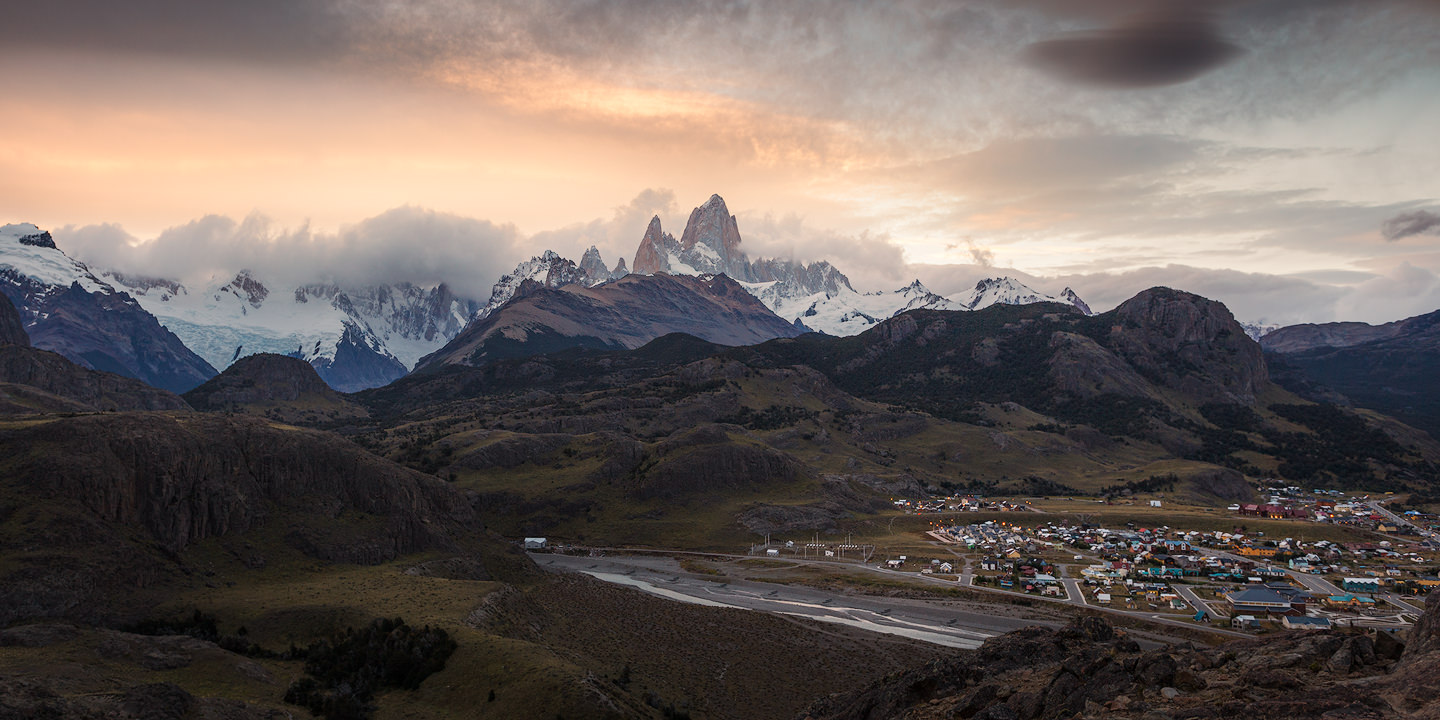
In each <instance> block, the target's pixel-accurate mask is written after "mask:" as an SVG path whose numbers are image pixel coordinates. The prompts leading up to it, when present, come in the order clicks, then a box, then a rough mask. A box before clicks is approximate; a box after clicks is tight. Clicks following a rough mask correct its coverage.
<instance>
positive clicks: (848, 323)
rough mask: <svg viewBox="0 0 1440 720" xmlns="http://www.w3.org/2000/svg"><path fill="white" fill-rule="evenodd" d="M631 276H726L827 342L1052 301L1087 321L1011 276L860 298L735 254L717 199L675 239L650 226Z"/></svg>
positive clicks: (806, 270) (813, 269) (1069, 299)
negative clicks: (932, 315) (968, 286)
mask: <svg viewBox="0 0 1440 720" xmlns="http://www.w3.org/2000/svg"><path fill="white" fill-rule="evenodd" d="M634 271H635V272H636V273H638V274H642V275H650V274H656V273H669V274H671V275H709V274H721V273H723V274H725V275H728V276H730V277H731V278H732V279H734V280H736V281H738V282H739V283H740V285H741V287H744V288H745V289H746V290H747V291H749V292H750V294H752V295H754V296H755V297H756V298H759V300H760V301H761V302H763V303H764V304H765V306H766V307H768V308H770V309H771V310H772V311H773V312H774V313H775V314H776V315H779V316H780V317H782V318H785V319H787V320H790V321H791V322H794V323H796V324H797V325H802V326H804V327H806V328H809V329H811V330H818V331H820V332H824V333H828V334H830V335H854V334H857V333H860V332H863V331H865V330H866V329H868V328H870V327H873V326H874V325H875V324H876V323H879V322H881V321H884V320H887V319H889V318H892V317H894V316H896V315H899V314H900V313H903V312H905V311H907V310H914V309H917V308H927V309H932V310H979V309H981V308H985V307H989V306H991V305H995V304H1005V305H1027V304H1030V303H1037V302H1057V303H1061V304H1065V305H1073V306H1074V307H1075V308H1076V309H1078V310H1080V312H1082V313H1084V314H1086V315H1092V314H1094V313H1093V312H1091V310H1090V308H1089V306H1087V305H1086V304H1085V301H1083V300H1081V299H1080V297H1079V296H1078V295H1076V294H1075V291H1073V290H1071V289H1070V288H1065V290H1064V291H1063V292H1062V293H1061V294H1060V295H1059V296H1052V295H1046V294H1044V293H1040V292H1037V291H1035V290H1033V289H1031V288H1029V287H1027V286H1026V285H1025V284H1024V283H1021V282H1020V281H1018V280H1016V279H1014V278H1010V277H998V278H987V279H985V280H982V281H980V282H979V283H978V284H977V285H976V286H975V288H974V289H972V290H970V291H967V292H965V293H962V294H960V295H957V296H954V297H950V298H947V297H944V296H941V295H938V294H936V293H934V292H931V291H930V290H929V289H928V288H926V287H925V286H924V285H923V284H922V283H921V282H920V281H919V280H916V281H914V282H912V283H911V284H909V285H907V286H905V287H903V288H900V289H899V290H893V291H888V292H886V291H881V292H872V293H860V292H857V291H856V290H855V288H854V287H853V286H851V284H850V280H849V278H847V277H845V275H844V273H842V272H840V271H839V270H838V269H836V268H835V267H834V266H833V265H831V264H830V263H828V262H826V261H823V260H822V261H819V262H815V263H811V264H809V265H806V264H804V263H800V262H796V261H793V260H781V259H777V258H764V259H760V260H756V261H753V262H752V261H751V260H750V259H749V258H748V257H747V256H746V254H745V251H744V250H743V249H742V248H741V237H740V228H739V224H738V223H737V222H736V220H735V216H734V215H731V214H730V210H729V208H727V207H726V206H725V200H724V199H723V198H721V197H720V196H719V195H711V196H710V199H709V200H707V201H705V204H703V205H701V206H700V207H697V208H695V209H694V210H692V211H691V212H690V219H689V220H688V221H687V222H686V224H685V231H684V232H683V233H682V234H681V236H680V239H679V240H676V239H675V236H674V235H671V234H670V233H667V232H665V231H664V229H663V228H662V227H661V224H660V218H659V217H658V216H657V217H655V218H653V219H651V220H650V225H649V227H647V228H646V230H645V235H644V236H643V237H642V238H641V240H640V246H639V248H637V249H636V251H635V264H634Z"/></svg>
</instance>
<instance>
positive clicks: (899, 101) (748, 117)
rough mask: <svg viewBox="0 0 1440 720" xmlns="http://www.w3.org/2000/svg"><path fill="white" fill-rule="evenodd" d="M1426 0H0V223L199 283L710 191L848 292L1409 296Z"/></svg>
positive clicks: (1261, 298)
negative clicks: (1009, 281) (1002, 282)
mask: <svg viewBox="0 0 1440 720" xmlns="http://www.w3.org/2000/svg"><path fill="white" fill-rule="evenodd" d="M1437 35H1440V2H1437V1H1436V0H1206V1H1203V2H1202V1H1199V0H970V1H967V0H951V1H949V2H941V1H938V0H890V1H888V2H880V3H877V2H862V1H859V0H857V1H855V2H841V1H834V2H814V1H810V0H787V1H786V2H742V1H738V0H726V1H721V0H714V1H704V0H697V1H687V0H611V1H608V2H600V1H583V0H571V1H568V2H562V1H559V0H513V1H511V0H497V1H496V2H479V1H467V0H419V1H416V2H397V1H393V0H392V1H389V2H370V1H366V0H310V1H306V2H295V1H293V0H249V1H247V2H238V1H237V2H220V1H217V2H203V3H197V2H191V1H189V0H131V1H130V2H126V3H115V2H111V1H110V0H56V1H55V2H46V3H14V2H12V3H5V4H4V5H3V7H0V222H32V223H35V224H37V225H40V226H42V227H44V228H46V229H49V230H51V231H52V232H53V233H54V234H55V237H56V240H57V242H58V243H59V244H60V246H61V248H62V249H65V250H67V251H68V252H70V253H71V254H73V255H75V256H76V257H78V258H79V259H81V260H84V261H86V262H88V263H90V264H92V265H95V266H99V267H112V268H116V269H120V270H122V271H127V272H132V273H140V274H147V275H152V276H165V277H173V278H180V279H182V280H185V281H187V282H202V281H203V280H204V279H205V278H208V277H212V276H221V275H224V274H226V273H233V272H235V271H236V270H238V269H240V268H241V267H248V268H251V269H253V270H256V271H257V273H259V274H260V275H261V276H262V277H265V276H267V273H268V274H269V276H273V277H275V278H276V282H278V283H286V282H293V283H296V284H299V283H302V282H314V281H318V280H328V281H337V282H353V283H362V282H394V281H409V282H416V283H422V284H430V283H435V282H441V281H444V282H448V283H450V284H451V285H452V286H453V287H455V288H456V289H457V290H460V291H462V292H465V293H467V294H471V295H474V296H478V297H481V298H483V297H486V296H488V290H489V287H490V285H491V284H493V282H494V281H495V279H496V278H497V277H498V276H499V275H500V274H501V273H503V272H505V271H506V270H508V269H509V268H511V267H513V265H514V264H515V262H517V261H518V260H520V259H523V258H524V257H528V256H530V255H532V254H538V253H539V252H540V251H542V250H544V249H547V248H552V249H555V250H557V251H559V252H561V253H562V254H566V255H567V256H571V257H574V258H577V259H578V257H579V255H580V253H581V252H583V250H584V248H585V247H588V246H589V245H591V244H594V245H596V246H598V247H599V248H600V250H601V251H602V254H603V255H604V257H605V258H606V260H607V261H608V262H610V263H611V264H613V263H614V261H615V260H616V259H618V257H620V256H624V257H626V259H627V262H629V261H631V260H633V255H634V251H635V247H636V245H637V244H638V242H639V240H640V237H641V236H642V235H643V233H644V230H645V226H646V223H647V222H648V220H649V218H650V217H651V216H652V215H659V216H660V218H661V220H662V223H663V225H664V227H665V229H666V230H667V231H669V232H673V233H675V234H676V235H677V236H678V235H679V234H680V231H681V230H682V229H683V223H684V220H685V218H686V216H687V215H688V213H689V210H690V208H692V207H695V206H697V205H699V204H701V203H702V202H704V201H705V200H706V199H707V198H708V197H709V196H710V195H711V194H712V193H719V194H720V195H722V196H723V197H724V198H725V199H726V201H727V203H728V205H729V207H730V209H731V211H732V212H734V213H735V214H736V215H737V217H738V221H739V226H740V230H741V234H742V236H743V237H744V247H745V249H746V250H747V251H748V252H749V254H750V255H751V256H752V257H756V256H775V257H791V258H795V259H798V260H802V261H813V260H817V259H828V260H830V261H831V262H832V263H834V264H835V265H836V266H837V267H839V268H840V269H841V270H842V271H843V272H845V273H846V274H847V275H849V276H850V277H851V279H852V281H853V282H854V284H855V285H856V286H857V288H858V289H861V290H882V289H893V288H896V287H900V286H901V285H903V284H905V283H907V282H909V280H911V279H912V278H915V277H919V278H920V279H922V280H923V281H924V282H926V284H927V285H929V286H931V288H932V289H934V290H936V291H938V292H941V293H954V292H958V291H960V290H963V289H965V288H966V287H967V286H969V285H973V283H974V282H975V281H976V280H977V279H979V278H981V277H985V276H992V275H1002V274H1009V275H1014V276H1016V277H1018V278H1021V279H1024V280H1026V281H1028V282H1030V283H1032V284H1033V285H1034V286H1035V287H1036V288H1037V289H1040V290H1048V291H1051V292H1058V291H1059V290H1060V289H1061V288H1062V287H1065V286H1070V287H1073V288H1074V289H1075V290H1076V291H1077V292H1079V293H1080V295H1081V296H1082V297H1084V298H1086V299H1087V300H1088V301H1089V302H1090V303H1091V304H1092V305H1093V306H1095V307H1096V308H1097V309H1105V308H1108V307H1113V306H1114V305H1116V304H1118V303H1119V302H1122V301H1123V300H1125V299H1126V298H1128V297H1130V296H1131V295H1133V294H1134V293H1135V292H1138V291H1139V290H1141V289H1144V288H1146V287H1150V286H1153V285H1169V286H1172V287H1177V288H1180V289H1184V290H1189V291H1191V292H1196V293H1199V294H1202V295H1205V296H1207V297H1212V298H1215V299H1218V300H1221V301H1223V302H1225V303H1226V304H1227V305H1229V306H1230V307H1231V309H1232V310H1233V311H1234V312H1235V314H1236V315H1237V317H1239V318H1240V319H1241V320H1245V321H1252V322H1269V323H1275V324H1290V323H1295V322H1326V321H1332V320H1342V319H1343V320H1363V321H1368V322H1384V321H1389V320H1395V319H1399V318H1402V317H1407V316H1411V315H1416V314H1420V313H1424V312H1430V311H1433V310H1436V309H1437V308H1440V132H1437V127H1440V43H1437V42H1435V38H1436V37H1437Z"/></svg>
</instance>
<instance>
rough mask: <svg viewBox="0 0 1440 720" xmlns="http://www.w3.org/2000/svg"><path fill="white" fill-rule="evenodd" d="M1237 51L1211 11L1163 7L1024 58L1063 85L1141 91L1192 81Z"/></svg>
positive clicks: (1042, 46)
mask: <svg viewBox="0 0 1440 720" xmlns="http://www.w3.org/2000/svg"><path fill="white" fill-rule="evenodd" d="M1240 53H1241V49H1240V48H1239V47H1238V46H1236V45H1234V44H1233V43H1231V42H1229V41H1227V40H1225V39H1224V38H1222V37H1221V36H1220V31H1219V29H1218V28H1217V26H1216V23H1215V18H1214V16H1213V14H1212V13H1210V12H1207V11H1205V10H1202V9H1197V8H1194V7H1189V6H1186V5H1182V4H1179V3H1168V4H1165V5H1163V6H1161V7H1160V8H1157V9H1155V10H1151V11H1149V12H1146V13H1142V14H1139V15H1136V16H1133V17H1131V18H1129V19H1127V20H1125V21H1124V22H1122V23H1120V24H1119V25H1116V26H1114V27H1112V28H1109V29H1106V30H1095V31H1089V32H1083V33H1073V34H1070V35H1066V36H1063V37H1059V38H1056V39H1053V40H1045V41H1042V42H1038V43H1035V44H1033V45H1030V46H1029V47H1028V48H1027V49H1026V52H1025V55H1026V58H1027V59H1028V60H1029V61H1030V63H1031V64H1032V65H1034V66H1035V67H1036V68H1038V69H1040V70H1043V71H1045V72H1046V73H1049V74H1050V75H1052V76H1054V77H1057V78H1060V79H1061V80H1065V81H1068V82H1073V83H1078V84H1082V85H1094V86H1100V87H1112V88H1141V87H1154V86H1161V85H1175V84H1178V83H1183V82H1187V81H1189V80H1193V79H1195V78H1197V77H1199V76H1200V75H1203V74H1205V73H1207V72H1210V71H1211V70H1214V69H1216V68H1218V67H1220V66H1221V65H1223V64H1225V63H1226V62H1229V61H1230V60H1232V59H1234V58H1235V57H1236V56H1238V55H1239V54H1240Z"/></svg>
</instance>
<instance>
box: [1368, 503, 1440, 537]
mask: <svg viewBox="0 0 1440 720" xmlns="http://www.w3.org/2000/svg"><path fill="white" fill-rule="evenodd" d="M1370 509H1371V510H1374V511H1375V512H1377V513H1379V514H1381V515H1383V516H1385V517H1387V518H1390V521H1391V522H1393V523H1395V524H1397V525H1405V526H1408V527H1410V528H1411V529H1413V530H1414V531H1415V532H1416V533H1418V534H1419V535H1420V537H1425V538H1432V537H1435V533H1432V532H1430V531H1429V530H1426V529H1424V528H1422V527H1420V526H1419V525H1416V524H1415V523H1412V522H1410V521H1409V520H1406V519H1405V518H1403V517H1401V516H1399V515H1396V514H1395V513H1393V512H1390V509H1389V508H1387V507H1385V506H1384V505H1381V504H1380V501H1379V500H1371V501H1370Z"/></svg>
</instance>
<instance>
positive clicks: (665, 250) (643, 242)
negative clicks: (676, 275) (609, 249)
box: [635, 215, 680, 275]
mask: <svg viewBox="0 0 1440 720" xmlns="http://www.w3.org/2000/svg"><path fill="white" fill-rule="evenodd" d="M679 252H680V243H679V242H677V241H676V240H675V236H674V235H671V234H669V233H667V232H665V231H664V230H663V229H661V227H660V216H659V215H656V216H655V217H652V218H650V225H649V226H647V227H646V228H645V235H644V237H642V238H640V247H638V248H636V249H635V272H636V273H637V274H640V275H654V274H655V273H657V272H670V255H671V254H672V253H673V254H679Z"/></svg>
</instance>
